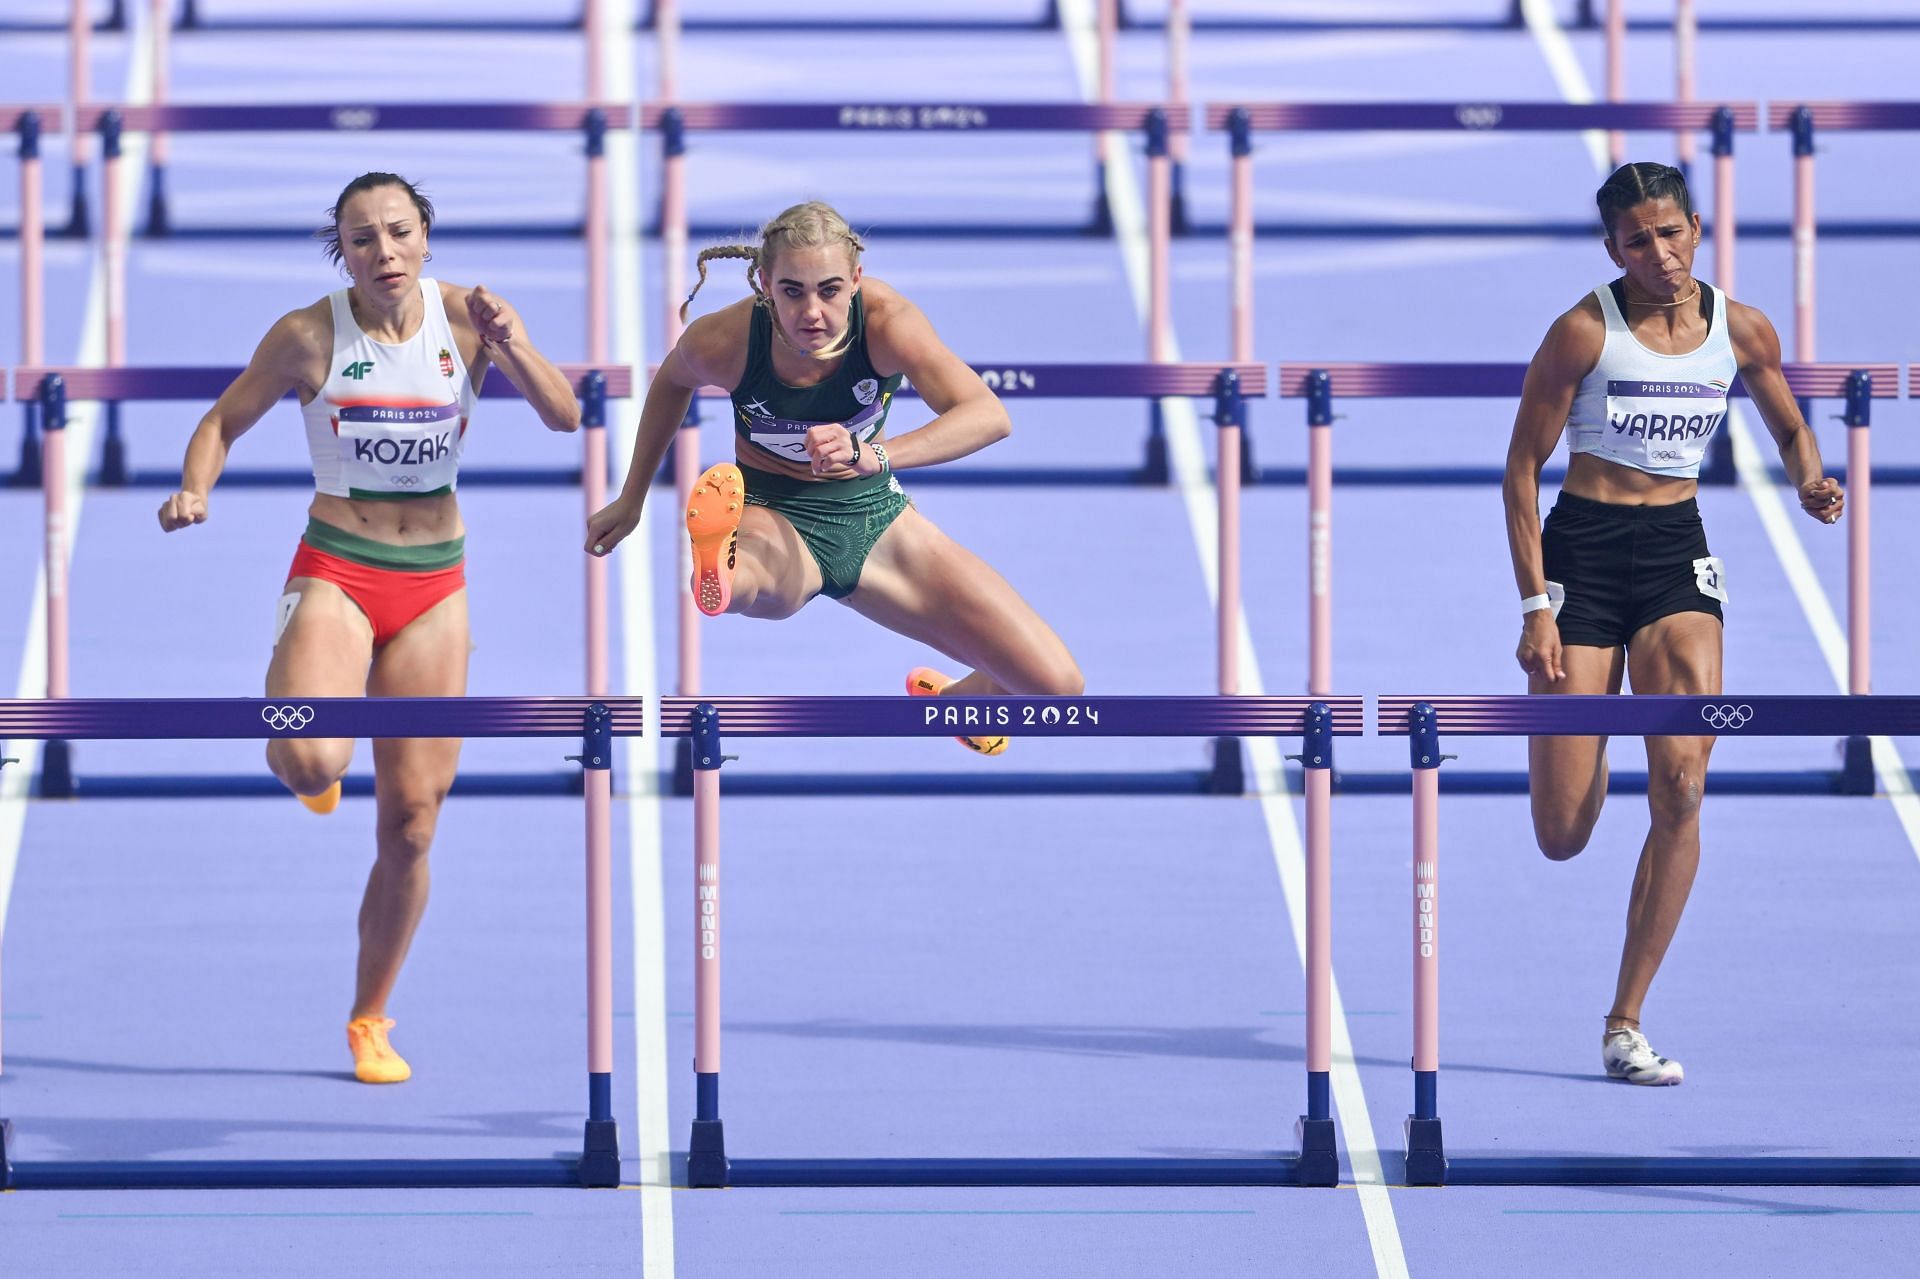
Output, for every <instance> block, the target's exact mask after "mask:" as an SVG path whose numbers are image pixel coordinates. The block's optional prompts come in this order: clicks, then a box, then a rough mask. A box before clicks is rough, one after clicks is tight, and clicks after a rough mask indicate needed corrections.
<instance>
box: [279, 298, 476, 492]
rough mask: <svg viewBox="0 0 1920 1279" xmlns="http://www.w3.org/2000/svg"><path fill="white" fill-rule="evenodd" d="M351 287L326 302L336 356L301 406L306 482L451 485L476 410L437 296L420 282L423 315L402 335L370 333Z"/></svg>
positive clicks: (448, 488)
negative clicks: (309, 475) (358, 317)
mask: <svg viewBox="0 0 1920 1279" xmlns="http://www.w3.org/2000/svg"><path fill="white" fill-rule="evenodd" d="M347 294H348V290H346V289H341V290H339V291H338V292H336V293H333V294H331V295H330V297H329V301H330V302H331V303H332V305H333V358H332V363H331V364H329V365H328V372H327V381H326V385H324V386H322V387H321V388H320V394H319V395H317V396H315V397H314V398H313V399H312V400H311V401H309V402H308V403H306V404H303V405H301V406H300V413H301V416H302V417H304V418H305V419H306V424H307V451H308V452H309V453H311V454H312V456H313V484H314V487H315V488H316V489H318V490H319V491H320V492H322V493H327V494H330V495H332V496H334V497H352V498H375V499H381V498H402V497H431V496H435V495H437V494H442V493H451V492H453V490H454V482H455V479H456V477H457V475H458V473H459V469H460V444H461V440H462V438H463V437H464V436H465V434H466V430H467V419H468V417H469V416H470V415H471V414H472V412H473V400H474V394H473V384H472V381H471V380H470V379H469V378H468V376H467V366H466V363H465V362H464V361H462V360H461V358H460V347H459V344H458V343H456V342H455V341H454V340H453V329H452V327H451V326H450V325H449V324H448V323H447V310H446V308H445V307H444V306H442V305H441V303H440V286H439V285H438V284H437V283H435V282H434V281H432V280H422V281H420V301H421V303H422V304H423V306H424V308H425V311H426V315H425V318H424V319H423V320H422V321H421V323H420V330H419V332H417V333H415V334H414V335H413V336H412V337H411V338H409V339H407V340H406V341H405V342H401V343H397V344H395V343H387V342H376V341H374V340H373V339H372V338H370V337H368V336H367V335H366V334H365V333H363V332H361V331H360V326H359V324H358V323H356V322H355V321H354V318H353V307H352V306H351V305H349V303H348V301H347Z"/></svg>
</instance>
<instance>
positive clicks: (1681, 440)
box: [1607, 381, 1727, 470]
mask: <svg viewBox="0 0 1920 1279" xmlns="http://www.w3.org/2000/svg"><path fill="white" fill-rule="evenodd" d="M1726 397H1727V389H1726V387H1725V386H1723V385H1720V384H1719V383H1708V382H1647V381H1640V382H1632V381H1609V382H1608V383H1607V428H1608V429H1607V438H1608V439H1609V441H1610V448H1611V449H1612V450H1613V451H1614V452H1616V453H1622V454H1625V453H1634V452H1644V455H1645V457H1646V459H1647V461H1648V463H1649V464H1650V465H1651V467H1652V468H1653V469H1654V470H1673V469H1680V468H1684V467H1688V466H1696V465H1698V464H1699V462H1700V459H1701V458H1702V456H1704V454H1705V452H1706V447H1707V441H1708V440H1709V439H1710V438H1711V437H1712V435H1713V433H1714V430H1715V429H1716V428H1717V427H1718V426H1719V425H1720V423H1721V421H1722V420H1723V419H1724V418H1725V417H1726V415H1727V398H1726Z"/></svg>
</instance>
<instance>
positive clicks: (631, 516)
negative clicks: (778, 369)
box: [586, 315, 727, 555]
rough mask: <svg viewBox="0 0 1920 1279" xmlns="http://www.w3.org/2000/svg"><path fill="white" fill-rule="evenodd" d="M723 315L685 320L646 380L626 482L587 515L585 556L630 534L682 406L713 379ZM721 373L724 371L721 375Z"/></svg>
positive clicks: (684, 411)
mask: <svg viewBox="0 0 1920 1279" xmlns="http://www.w3.org/2000/svg"><path fill="white" fill-rule="evenodd" d="M724 327H725V326H724V325H723V323H722V319H721V317H720V316H717V315H703V316H701V317H700V318H699V319H697V320H695V321H694V322H693V323H692V324H689V325H688V326H687V327H686V329H685V331H684V332H682V333H681V334H680V340H679V341H678V342H676V343H674V345H673V350H671V351H669V352H667V358H666V359H664V360H662V361H661V362H660V371H659V372H658V373H655V374H654V375H653V380H652V381H651V382H649V383H647V394H646V399H645V400H644V401H642V403H641V406H640V425H639V427H638V429H637V430H636V431H635V433H634V440H633V457H632V459H631V460H630V461H629V462H628V463H627V479H626V483H625V484H623V485H621V486H620V495H619V496H618V497H616V498H614V499H613V501H611V502H609V503H607V504H606V505H605V506H604V507H602V508H601V509H600V510H598V511H595V512H594V513H593V515H591V516H590V517H588V519H587V540H586V550H587V554H589V555H605V554H607V553H608V552H609V551H611V550H613V548H614V547H616V546H618V545H619V544H620V543H621V542H622V541H623V540H624V539H625V538H626V536H627V534H629V533H631V532H633V530H634V527H635V526H636V525H637V524H639V522H640V510H641V508H642V507H643V506H644V505H645V504H646V500H647V486H648V485H649V484H651V483H652V482H653V477H654V475H655V473H657V472H658V471H659V470H660V460H661V459H662V458H664V457H665V456H666V455H667V445H669V444H670V443H672V442H673V437H674V435H675V433H676V432H678V431H679V430H680V424H681V423H682V422H684V421H686V420H687V406H688V405H690V404H692V403H693V397H694V395H695V393H696V392H698V391H699V390H700V388H701V387H703V386H708V385H711V384H713V383H714V381H715V378H714V370H713V369H712V368H711V367H710V365H712V364H713V363H714V362H715V361H714V360H713V359H712V358H711V356H712V355H713V354H715V353H716V352H715V351H714V348H715V347H716V344H719V343H723V342H725V341H726V338H727V335H726V334H725V333H724V332H723V329H724ZM723 376H724V375H723Z"/></svg>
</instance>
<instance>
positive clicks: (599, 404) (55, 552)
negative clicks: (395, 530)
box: [12, 364, 633, 799]
mask: <svg viewBox="0 0 1920 1279" xmlns="http://www.w3.org/2000/svg"><path fill="white" fill-rule="evenodd" d="M560 371H561V372H562V373H563V374H565V375H566V377H567V380H568V381H569V382H570V383H571V384H572V385H573V386H574V388H575V391H576V393H577V394H578V395H579V396H580V401H581V427H582V429H583V430H584V431H585V432H586V433H587V434H588V436H589V437H592V436H596V435H597V436H600V437H601V441H600V444H599V448H598V452H599V454H600V456H601V457H602V458H604V456H605V451H606V443H605V435H606V430H605V427H606V402H607V400H608V399H616V400H617V399H625V398H627V397H628V396H629V395H630V394H631V393H632V380H633V379H632V370H630V369H626V368H622V367H607V368H594V367H590V366H587V365H578V364H563V365H561V366H560ZM239 373H240V370H239V369H237V368H138V367H133V368H126V367H123V368H23V369H15V370H14V371H13V378H12V382H13V389H14V394H15V395H16V396H19V397H21V398H26V397H29V396H31V397H32V398H33V399H35V400H36V401H37V402H38V405H39V410H40V417H41V421H42V424H43V426H44V428H45V435H44V446H43V449H42V453H43V456H42V458H41V467H40V471H41V491H42V494H43V499H44V503H45V511H46V520H45V541H46V577H47V617H46V627H47V631H46V634H47V697H48V698H49V699H53V700H54V701H56V702H57V701H59V700H62V699H67V698H69V691H70V681H69V662H68V643H67V617H68V606H69V591H70V575H69V571H68V570H69V564H70V562H71V559H72V547H71V546H70V545H69V532H68V528H67V519H66V490H67V481H66V477H67V473H68V465H67V459H66V425H67V405H68V404H69V403H70V402H72V401H75V400H94V401H102V400H104V401H109V402H117V401H120V400H204V401H211V400H213V399H214V398H216V397H217V396H219V394H220V393H221V392H222V391H223V390H225V389H226V388H227V385H228V384H229V383H231V382H232V381H233V379H234V378H235V377H236V376H237V375H238V374H239ZM480 394H481V396H482V397H483V398H486V399H517V398H519V395H520V392H519V391H518V390H516V389H515V388H514V386H513V384H512V383H511V382H509V381H508V380H507V376H506V374H504V373H502V372H501V371H500V370H499V369H497V368H489V369H488V370H487V376H486V380H485V381H484V382H483V383H482V385H481V390H480ZM287 398H289V399H291V398H293V397H292V396H288V397H287ZM586 453H587V455H588V456H589V457H592V456H593V455H594V453H595V449H594V448H593V446H592V445H591V444H590V443H589V444H588V445H587V446H586ZM309 478H310V477H309ZM600 500H601V499H598V498H594V497H588V499H587V503H588V505H587V512H588V513H589V514H591V513H592V512H593V511H594V510H597V509H598V506H597V505H596V503H597V502H599V501H600ZM591 562H592V563H594V564H601V561H597V560H594V561H591ZM604 573H605V570H604V565H603V564H602V565H601V572H600V574H599V575H598V576H599V578H600V581H601V583H602V586H601V591H602V594H601V598H600V600H599V602H598V604H597V606H596V601H595V598H594V589H593V586H594V580H595V575H593V574H590V575H589V577H588V589H587V634H586V645H587V651H586V654H585V673H586V678H587V683H588V685H589V689H588V691H589V693H590V694H593V695H598V694H599V693H601V692H603V691H604V689H605V684H606V680H607V634H606V614H605V608H606V604H605V596H604V589H605V587H604V581H605V577H604ZM596 607H597V611H596ZM342 784H343V786H344V787H345V788H346V793H347V794H349V795H356V794H358V795H371V794H372V793H373V779H372V778H371V777H357V776H356V777H349V778H346V779H345V780H344V781H343V783H342ZM577 784H578V782H577V780H576V779H574V778H573V777H572V775H571V774H566V773H553V774H507V773H503V774H492V775H480V776H476V777H472V778H460V779H457V780H456V781H455V782H454V786H453V793H454V794H456V795H457V794H471V795H544V794H568V793H572V788H573V787H574V786H576V785H577ZM283 789H284V787H282V786H281V785H280V783H279V782H278V781H277V780H276V779H274V778H272V777H270V776H265V775H246V776H239V777H233V776H217V775H214V776H207V777H192V776H154V777H138V776H128V777H119V778H111V779H109V778H104V777H98V778H94V779H91V780H83V779H81V778H79V777H77V775H76V774H75V771H74V767H73V756H72V751H71V748H70V747H69V745H68V744H67V743H66V742H65V741H62V740H58V739H55V740H51V741H49V742H48V743H47V748H46V752H45V754H44V755H43V756H42V759H41V769H40V783H39V789H38V793H39V794H40V795H41V796H42V797H43V798H70V797H72V796H74V795H86V796H97V797H100V798H119V799H132V798H165V797H170V796H186V795H199V796H249V795H273V794H278V793H280V792H281V791H282V790H283Z"/></svg>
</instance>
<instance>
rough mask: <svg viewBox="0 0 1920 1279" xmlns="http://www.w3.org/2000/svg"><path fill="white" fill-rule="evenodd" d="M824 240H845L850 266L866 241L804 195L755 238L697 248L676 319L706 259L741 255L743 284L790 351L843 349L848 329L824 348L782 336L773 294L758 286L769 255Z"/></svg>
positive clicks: (832, 353) (818, 356)
mask: <svg viewBox="0 0 1920 1279" xmlns="http://www.w3.org/2000/svg"><path fill="white" fill-rule="evenodd" d="M830 244H845V245H846V246H847V254H848V256H849V257H850V258H852V260H853V265H855V266H858V265H859V264H860V254H861V253H862V252H864V251H865V249H866V247H867V246H866V244H865V243H863V242H862V241H861V239H860V237H859V236H858V235H856V234H854V231H853V228H852V227H850V226H848V225H847V220H846V219H845V218H843V217H841V216H840V214H839V212H838V211H836V210H835V209H834V207H833V206H832V205H830V204H827V203H825V202H823V201H820V200H809V201H807V202H806V203H804V204H796V205H794V206H793V207H792V208H790V209H787V210H786V211H784V212H782V213H781V214H780V215H779V216H778V217H776V218H774V219H773V221H771V222H769V223H767V224H766V225H765V226H763V227H761V228H760V243H759V244H758V245H752V244H717V245H714V246H713V247H712V248H708V249H702V250H701V251H700V256H699V257H698V258H697V259H695V262H694V265H695V266H696V267H697V268H698V269H699V271H700V278H699V279H698V280H697V281H696V282H695V283H694V286H693V292H692V293H689V294H687V300H686V301H685V302H682V303H681V304H680V318H681V319H682V320H685V319H686V318H687V309H688V308H689V307H690V306H692V305H693V299H694V296H695V294H697V293H699V292H700V289H701V287H702V286H703V285H705V284H706V282H707V263H708V262H709V261H710V260H712V259H716V258H718V259H732V258H737V259H744V260H745V261H746V264H747V286H748V287H749V288H751V289H752V290H753V299H754V304H755V305H756V306H763V307H765V308H766V309H767V314H768V315H769V316H770V317H771V318H772V320H773V331H774V333H775V334H776V335H778V336H779V338H780V340H781V341H782V342H784V343H785V344H786V345H787V347H788V348H789V349H790V350H793V351H796V352H798V353H799V354H801V355H805V356H807V357H808V358H809V359H815V360H831V359H833V358H834V357H836V356H838V355H840V354H841V353H842V352H844V351H845V350H846V349H847V347H848V346H850V345H851V344H852V342H853V331H852V329H851V328H850V327H849V329H848V330H847V331H846V332H844V333H842V334H841V335H840V341H838V342H836V343H835V344H834V345H833V346H832V347H831V348H829V349H827V350H824V351H802V350H801V349H800V348H799V347H798V346H796V345H795V344H794V341H793V339H792V338H789V337H788V336H787V333H786V330H785V329H784V328H782V327H781V325H780V316H779V313H778V312H776V311H775V310H774V308H773V298H772V297H771V296H770V295H769V294H768V293H767V292H766V290H765V289H762V288H761V287H760V280H761V277H762V276H764V275H765V274H766V272H767V271H768V270H769V269H770V268H771V267H772V265H773V261H774V259H775V258H777V257H779V256H780V254H781V253H783V252H785V251H786V250H788V249H816V248H822V247H824V246H826V245H830Z"/></svg>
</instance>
